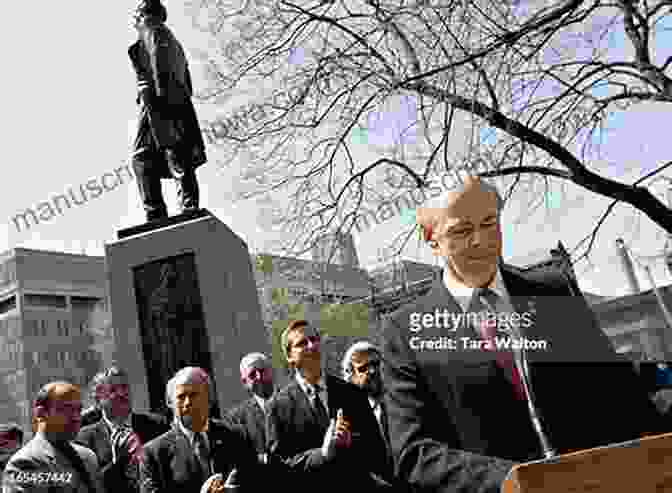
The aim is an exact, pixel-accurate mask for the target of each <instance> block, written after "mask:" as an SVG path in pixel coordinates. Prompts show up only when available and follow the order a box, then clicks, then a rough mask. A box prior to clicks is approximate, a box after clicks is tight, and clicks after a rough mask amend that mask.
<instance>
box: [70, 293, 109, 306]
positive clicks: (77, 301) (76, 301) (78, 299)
mask: <svg viewBox="0 0 672 493" xmlns="http://www.w3.org/2000/svg"><path fill="white" fill-rule="evenodd" d="M99 303H100V304H101V306H102V305H104V300H102V299H101V298H95V297H93V296H71V297H70V305H71V306H72V308H73V309H75V308H87V309H92V308H93V307H95V306H96V305H98V304H99Z"/></svg>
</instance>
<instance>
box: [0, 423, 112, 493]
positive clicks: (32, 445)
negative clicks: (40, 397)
mask: <svg viewBox="0 0 672 493" xmlns="http://www.w3.org/2000/svg"><path fill="white" fill-rule="evenodd" d="M72 445H73V447H74V448H75V451H76V452H77V453H78V454H79V456H80V457H81V459H82V461H83V462H84V466H85V467H86V469H87V471H88V473H89V477H90V479H91V481H92V483H93V488H94V489H95V490H96V491H95V492H92V491H90V490H89V488H87V486H86V483H85V482H84V481H83V480H82V478H81V477H80V475H79V473H78V472H77V470H76V469H75V468H74V467H73V465H72V464H71V462H70V460H69V459H68V458H67V457H65V456H64V455H63V453H62V452H60V451H59V450H58V449H56V448H54V447H53V445H52V444H51V443H50V442H49V441H48V440H47V439H46V438H45V437H44V435H43V434H41V433H37V434H35V436H34V437H33V438H32V439H31V440H30V441H29V442H28V443H26V445H24V447H23V448H21V449H20V450H19V451H18V452H16V453H15V454H14V455H13V456H12V457H11V459H9V462H8V463H7V467H6V468H5V471H4V473H3V481H2V493H37V492H40V493H104V491H105V490H104V487H103V485H102V484H101V483H100V481H99V480H98V478H97V477H96V470H97V469H98V460H97V459H96V455H95V454H94V453H93V451H91V450H89V449H88V448H86V447H83V446H81V445H78V444H76V443H73V444H72ZM49 473H51V474H49Z"/></svg>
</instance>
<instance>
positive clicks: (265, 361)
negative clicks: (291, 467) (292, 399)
mask: <svg viewBox="0 0 672 493" xmlns="http://www.w3.org/2000/svg"><path fill="white" fill-rule="evenodd" d="M240 381H241V383H242V384H243V386H244V387H245V388H246V389H247V391H248V392H249V393H250V398H249V399H247V400H245V401H243V402H242V403H240V404H239V405H238V406H236V407H235V408H233V409H231V410H230V411H229V412H228V413H227V415H228V416H229V418H231V420H232V421H233V422H234V423H236V424H238V425H239V426H242V427H243V428H244V429H245V431H247V434H248V435H249V436H250V438H251V439H252V441H253V442H254V446H255V448H256V450H257V454H259V456H260V459H261V460H262V461H266V459H267V454H266V404H267V402H268V400H269V399H270V398H271V397H272V396H273V393H274V391H275V388H274V385H273V365H272V364H271V360H270V358H269V357H268V356H266V355H265V354H263V353H250V354H247V355H245V356H244V357H243V358H242V359H241V360H240Z"/></svg>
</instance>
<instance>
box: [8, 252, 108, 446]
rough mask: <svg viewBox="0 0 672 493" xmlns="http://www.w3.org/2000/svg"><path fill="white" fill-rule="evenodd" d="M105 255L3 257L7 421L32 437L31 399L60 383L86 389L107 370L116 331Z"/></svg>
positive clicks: (10, 254)
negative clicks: (108, 316) (101, 323)
mask: <svg viewBox="0 0 672 493" xmlns="http://www.w3.org/2000/svg"><path fill="white" fill-rule="evenodd" d="M105 279H106V276H105V264H104V258H103V257H92V256H88V255H74V254H68V253H60V252H50V251H41V250H30V249H25V248H16V249H13V250H10V251H8V252H5V253H4V254H1V255H0V348H1V349H0V351H1V354H0V422H7V421H15V422H17V423H19V424H21V425H22V426H23V427H24V431H25V432H27V433H28V434H30V430H31V426H30V423H31V417H30V402H31V400H32V398H33V397H34V396H35V394H36V392H37V390H39V388H40V387H41V386H43V385H44V384H45V383H47V382H50V381H53V380H67V381H70V382H73V383H76V384H78V385H80V386H82V387H83V388H84V387H85V386H86V385H87V384H88V383H89V381H90V379H91V377H92V376H93V375H94V374H95V372H96V371H98V370H99V368H100V366H101V361H102V360H103V358H102V356H101V354H100V352H99V351H98V350H97V349H99V348H101V347H108V348H109V346H105V345H104V344H101V341H102V340H104V339H106V338H107V339H109V338H110V337H111V328H109V327H107V328H104V330H103V333H102V334H101V331H100V328H96V330H95V331H94V330H93V329H92V323H93V321H94V318H93V314H95V313H105V312H107V306H106V286H105Z"/></svg>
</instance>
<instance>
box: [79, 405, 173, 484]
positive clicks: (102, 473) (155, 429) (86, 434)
mask: <svg viewBox="0 0 672 493" xmlns="http://www.w3.org/2000/svg"><path fill="white" fill-rule="evenodd" d="M131 427H132V428H133V431H134V432H135V433H136V434H137V435H138V437H139V438H140V441H141V442H142V443H148V442H149V441H151V440H153V439H155V438H156V437H158V436H159V435H161V434H163V433H165V432H166V431H168V429H169V425H168V422H167V420H166V418H164V417H163V416H160V415H158V414H144V413H133V414H131ZM75 441H76V442H77V443H79V444H81V445H84V446H85V447H88V448H90V449H91V450H93V451H94V453H95V454H96V457H97V458H98V464H99V467H100V469H99V470H98V476H99V478H100V479H101V481H102V482H103V484H104V485H105V489H106V490H107V491H109V492H115V491H132V490H133V489H134V487H133V486H132V485H131V484H129V482H128V480H127V479H126V475H125V472H124V467H125V466H126V464H125V463H123V462H117V463H116V464H113V463H112V442H111V441H110V428H109V427H108V425H107V423H106V422H105V420H103V419H101V420H100V421H98V422H97V423H95V424H92V425H89V426H86V427H84V428H82V429H81V430H80V431H79V434H78V435H77V438H76V439H75Z"/></svg>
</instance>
